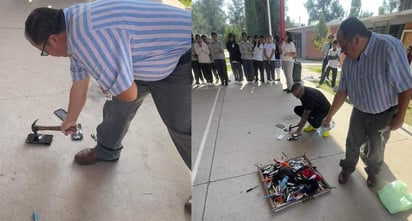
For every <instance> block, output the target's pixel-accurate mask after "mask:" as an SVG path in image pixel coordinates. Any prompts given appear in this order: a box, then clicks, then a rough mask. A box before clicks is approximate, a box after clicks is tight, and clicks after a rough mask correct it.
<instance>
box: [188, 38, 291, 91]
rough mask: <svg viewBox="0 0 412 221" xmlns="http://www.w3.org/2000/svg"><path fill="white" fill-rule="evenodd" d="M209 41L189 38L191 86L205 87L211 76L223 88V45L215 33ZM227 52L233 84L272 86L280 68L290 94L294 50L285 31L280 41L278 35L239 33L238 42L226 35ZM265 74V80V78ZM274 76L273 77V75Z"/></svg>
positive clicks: (224, 73)
mask: <svg viewBox="0 0 412 221" xmlns="http://www.w3.org/2000/svg"><path fill="white" fill-rule="evenodd" d="M211 36H212V40H211V41H210V42H209V41H208V39H207V37H206V36H205V35H202V36H200V35H198V34H197V35H195V37H194V38H193V36H192V70H193V74H194V79H193V80H194V83H195V84H200V81H203V82H205V83H206V84H207V85H212V84H213V74H212V72H213V73H216V74H215V78H216V80H218V79H219V78H220V81H221V84H222V85H227V84H228V82H229V80H228V74H227V67H226V62H225V60H224V59H225V54H224V44H223V42H222V41H221V40H220V39H218V36H217V34H216V33H215V32H212V33H211ZM225 46H226V49H227V51H228V52H229V59H230V65H231V67H232V71H233V75H234V78H235V83H242V82H243V81H244V80H246V81H247V82H248V83H253V81H254V82H255V83H257V82H258V81H259V80H260V81H261V82H262V83H265V82H267V83H273V82H275V81H280V68H282V69H283V72H284V74H285V77H286V82H287V88H285V90H284V91H285V92H287V93H291V91H292V90H291V88H292V84H293V78H292V72H293V61H294V58H295V56H296V47H295V45H294V43H293V40H292V36H291V34H290V33H289V32H286V35H285V37H284V39H283V40H281V39H280V38H279V36H275V38H274V39H273V37H272V36H267V37H264V36H260V37H259V36H258V35H255V36H254V38H252V37H251V36H248V34H247V33H245V32H243V33H242V40H241V41H240V42H237V41H236V36H235V35H233V34H232V33H230V34H229V35H228V40H227V42H226V45H225ZM265 73H266V77H265ZM275 73H276V74H275Z"/></svg>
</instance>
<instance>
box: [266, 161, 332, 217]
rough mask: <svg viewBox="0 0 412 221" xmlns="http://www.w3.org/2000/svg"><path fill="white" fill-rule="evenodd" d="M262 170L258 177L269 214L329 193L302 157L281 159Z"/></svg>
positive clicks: (312, 168)
mask: <svg viewBox="0 0 412 221" xmlns="http://www.w3.org/2000/svg"><path fill="white" fill-rule="evenodd" d="M274 161H275V162H274V163H272V164H268V165H266V166H263V167H258V173H259V176H260V178H261V183H262V185H263V189H264V191H265V194H266V195H265V196H263V198H265V199H267V200H268V201H269V204H270V206H271V208H272V211H273V212H278V211H280V210H283V209H286V208H288V207H290V206H293V205H296V204H298V203H302V202H306V201H307V200H310V199H313V198H314V197H316V196H319V195H322V194H324V193H328V192H330V190H331V187H330V185H329V184H328V183H327V182H326V180H325V179H324V178H323V176H322V175H321V174H320V173H319V171H318V170H317V168H316V167H315V166H313V165H312V163H311V162H310V160H309V159H308V158H307V157H306V155H304V156H301V157H295V158H293V159H288V160H286V159H283V160H281V161H277V160H276V159H274Z"/></svg>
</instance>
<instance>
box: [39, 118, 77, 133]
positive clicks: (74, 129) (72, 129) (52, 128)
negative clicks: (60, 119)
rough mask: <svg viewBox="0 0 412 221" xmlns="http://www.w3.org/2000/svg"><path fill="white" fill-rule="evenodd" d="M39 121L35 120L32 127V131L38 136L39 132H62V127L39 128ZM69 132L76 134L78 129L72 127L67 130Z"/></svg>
mask: <svg viewBox="0 0 412 221" xmlns="http://www.w3.org/2000/svg"><path fill="white" fill-rule="evenodd" d="M38 120H39V119H37V120H35V121H34V122H33V124H32V125H31V130H32V131H33V133H34V134H37V131H39V130H57V131H60V130H61V129H60V126H39V125H36V122H37V121H38ZM67 130H71V131H74V132H76V131H77V127H75V126H73V127H70V128H69V129H67Z"/></svg>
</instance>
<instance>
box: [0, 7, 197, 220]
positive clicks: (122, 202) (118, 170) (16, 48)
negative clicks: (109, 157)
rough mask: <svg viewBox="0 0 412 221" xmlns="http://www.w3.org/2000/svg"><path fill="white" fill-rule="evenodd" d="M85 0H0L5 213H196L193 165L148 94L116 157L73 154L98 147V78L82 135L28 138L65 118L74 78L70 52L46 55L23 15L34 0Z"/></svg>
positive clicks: (158, 216)
mask: <svg viewBox="0 0 412 221" xmlns="http://www.w3.org/2000/svg"><path fill="white" fill-rule="evenodd" d="M77 2H81V1H51V0H50V1H40V2H39V1H36V0H34V1H33V2H32V3H27V1H26V2H24V1H13V0H3V1H0V39H2V40H1V41H0V51H1V52H0V67H1V69H0V79H1V80H0V88H1V93H0V113H1V114H0V121H1V122H2V124H3V130H2V133H1V134H0V139H1V142H0V196H1V203H0V220H32V219H31V216H32V213H33V211H37V212H38V214H39V220H41V221H43V220H50V221H54V220H60V221H69V220H73V221H83V220H95V221H105V220H107V221H109V220H125V221H127V220H130V221H132V220H133V221H134V220H150V221H151V220H190V219H191V217H190V215H188V214H186V213H185V212H184V208H183V205H184V203H185V201H186V200H187V198H188V196H190V194H191V181H190V176H191V174H190V172H189V170H188V169H187V168H186V166H185V165H184V163H183V161H182V160H181V158H180V156H179V155H178V153H177V151H176V149H175V147H174V145H173V143H172V141H171V139H170V137H169V134H168V132H167V130H166V127H165V126H164V125H163V123H162V121H161V119H160V117H159V115H158V112H157V110H156V108H155V106H154V103H153V100H152V99H151V97H150V96H149V97H148V98H147V99H146V101H145V102H144V104H143V105H142V107H141V109H140V110H139V112H138V114H137V115H136V117H135V119H134V121H133V122H132V124H131V126H130V130H129V132H128V134H127V136H126V138H125V139H124V146H125V148H124V149H123V152H122V155H121V158H120V160H119V161H118V162H117V163H98V164H96V165H92V166H78V165H76V164H75V163H73V156H74V154H76V153H77V152H78V151H80V150H82V149H83V148H88V147H93V146H94V141H93V140H92V139H91V138H90V134H92V133H95V127H96V126H97V125H98V124H99V122H100V121H101V118H102V113H101V112H102V106H103V103H104V96H103V95H102V94H101V92H100V89H99V87H98V85H97V84H96V83H95V82H94V81H93V80H92V83H91V85H90V91H89V97H88V101H87V104H86V106H85V108H84V110H83V112H82V114H81V116H80V119H79V123H81V124H82V125H83V130H84V139H83V140H82V141H77V142H74V141H72V140H71V139H70V137H66V136H64V135H63V134H62V133H60V132H53V131H49V132H46V133H47V134H52V135H53V136H54V138H53V143H52V144H51V145H50V146H34V145H28V144H25V139H26V137H27V135H28V134H29V133H31V128H30V126H31V124H32V123H33V121H34V120H36V119H39V121H38V124H39V125H60V123H61V121H60V120H59V119H58V118H57V117H56V116H54V114H53V111H54V110H56V109H58V108H65V109H67V102H68V94H69V88H70V85H71V78H70V72H69V60H68V59H67V58H53V57H41V56H40V51H39V50H38V49H35V48H33V47H32V46H31V45H30V44H29V43H28V42H27V41H26V39H25V38H24V21H25V19H26V17H27V15H28V14H29V13H30V11H31V10H32V9H34V8H36V7H41V6H47V5H52V6H53V7H54V8H63V7H66V6H68V5H71V4H74V3H77Z"/></svg>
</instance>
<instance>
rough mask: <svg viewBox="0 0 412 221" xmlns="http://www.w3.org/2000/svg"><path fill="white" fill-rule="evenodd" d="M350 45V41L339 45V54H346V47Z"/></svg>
mask: <svg viewBox="0 0 412 221" xmlns="http://www.w3.org/2000/svg"><path fill="white" fill-rule="evenodd" d="M351 43H352V40H350V41H347V42H346V44H345V45H343V44H341V45H340V52H341V53H345V52H347V47H348V46H349V44H351Z"/></svg>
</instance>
